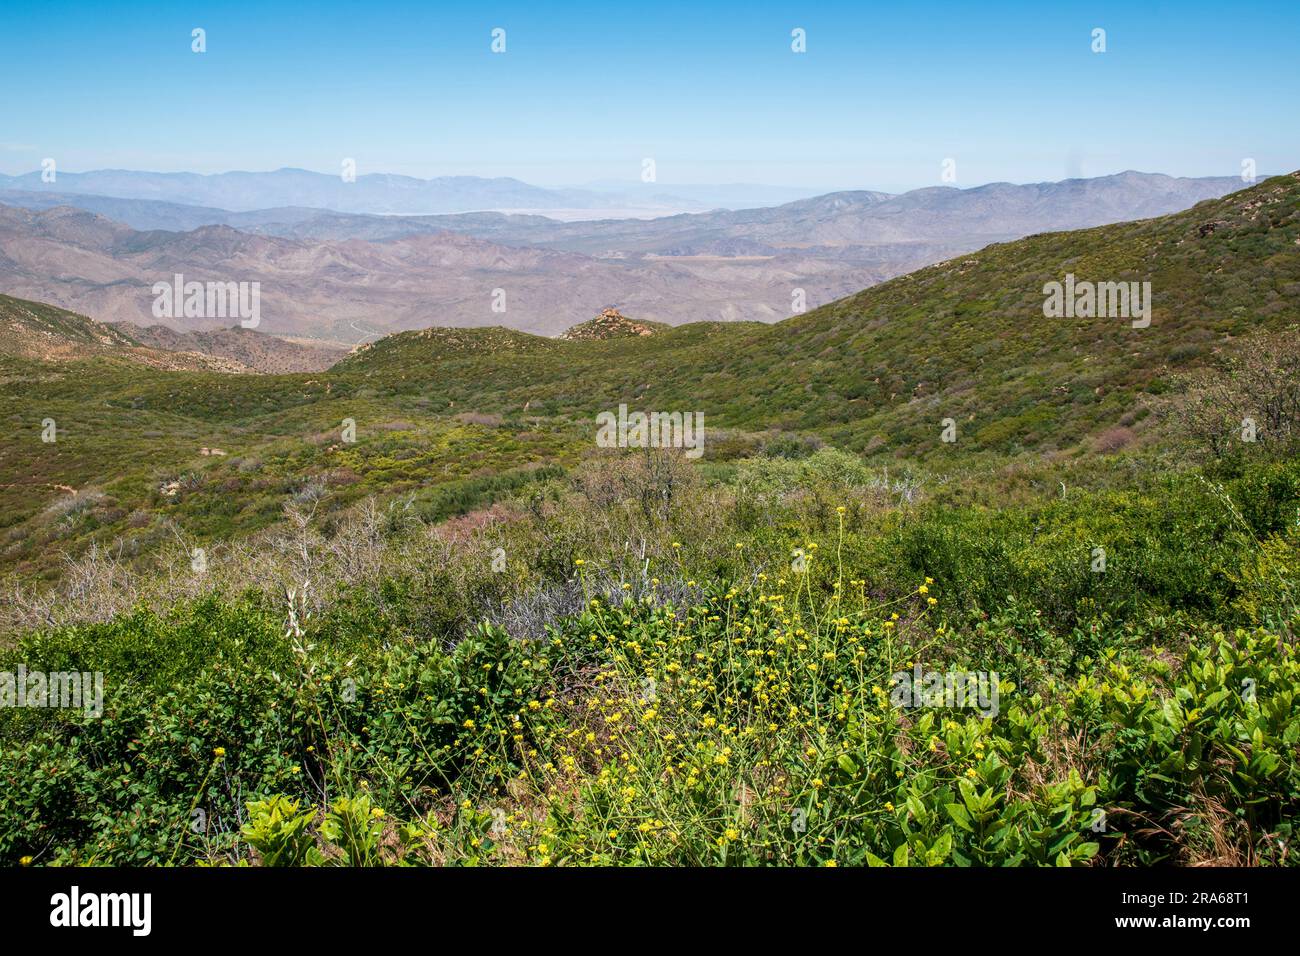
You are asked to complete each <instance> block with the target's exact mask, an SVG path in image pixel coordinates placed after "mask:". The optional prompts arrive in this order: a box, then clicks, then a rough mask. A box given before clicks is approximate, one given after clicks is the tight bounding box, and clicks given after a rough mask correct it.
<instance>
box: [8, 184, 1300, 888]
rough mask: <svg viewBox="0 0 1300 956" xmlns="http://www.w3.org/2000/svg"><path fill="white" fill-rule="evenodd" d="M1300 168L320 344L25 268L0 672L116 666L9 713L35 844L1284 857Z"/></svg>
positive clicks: (530, 860)
mask: <svg viewBox="0 0 1300 956" xmlns="http://www.w3.org/2000/svg"><path fill="white" fill-rule="evenodd" d="M1298 200H1300V174H1295V175H1291V176H1287V177H1281V178H1277V179H1273V180H1269V181H1267V182H1264V183H1261V184H1259V185H1258V186H1255V187H1253V188H1251V189H1248V190H1244V191H1242V192H1241V193H1238V194H1235V195H1233V196H1229V197H1226V198H1225V199H1222V200H1217V201H1213V202H1207V203H1202V204H1201V205H1199V206H1197V207H1196V208H1194V209H1192V210H1189V211H1187V212H1185V213H1181V214H1178V215H1174V216H1168V217H1164V218H1160V219H1153V220H1149V221H1145V222H1138V223H1129V224H1123V225H1116V226H1108V227H1104V228H1100V229H1091V230H1085V231H1082V232H1072V233H1059V234H1052V235H1042V236H1033V237H1030V238H1028V239H1024V240H1022V241H1019V242H1014V243H1007V244H1004V245H998V246H993V247H990V248H988V249H985V250H982V251H981V252H979V253H976V254H973V255H970V256H964V257H961V258H960V259H957V260H953V261H951V262H947V263H943V264H940V265H937V266H934V267H932V268H929V269H925V270H922V271H921V272H918V273H915V274H913V275H910V276H906V277H904V278H901V279H897V280H895V281H892V282H889V283H886V284H884V285H881V286H877V287H874V288H872V289H868V290H866V291H864V292H862V293H860V294H858V295H855V296H852V297H850V298H847V299H844V300H841V301H839V302H836V303H832V304H830V305H828V306H825V307H823V308H820V309H817V310H815V311H813V312H810V313H808V314H807V315H803V316H799V317H797V318H794V319H791V320H788V321H786V322H782V323H779V324H777V325H774V326H762V325H727V324H718V323H700V324H693V325H687V326H682V327H678V328H673V329H665V330H658V331H656V332H655V333H654V334H653V335H649V336H642V335H639V334H638V335H620V336H616V337H611V338H601V337H596V338H589V337H588V338H579V339H577V340H557V339H543V338H538V337H536V336H530V335H525V334H523V333H519V332H513V331H509V330H506V329H501V328H489V329H429V330H424V331H420V332H410V333H404V334H401V335H396V336H391V337H389V338H386V339H383V340H380V341H378V342H376V343H374V344H372V345H370V346H368V347H366V348H363V349H360V350H358V351H356V352H355V353H354V354H352V355H351V356H349V357H348V358H347V359H345V360H344V361H343V362H341V363H339V364H338V365H337V366H336V367H334V368H333V369H331V370H329V371H328V372H324V373H316V374H300V375H224V374H218V373H214V372H206V371H183V370H170V369H166V368H161V369H160V368H155V367H151V366H149V365H147V364H142V359H141V354H140V352H139V351H137V350H132V349H130V348H129V347H127V346H128V345H129V343H126V344H124V347H123V348H122V349H121V350H118V349H117V348H116V347H115V346H114V344H113V343H100V344H101V345H103V346H104V348H105V349H109V348H110V346H113V347H112V348H111V349H110V352H109V353H101V352H100V351H99V346H98V345H96V346H95V352H94V354H93V355H91V354H89V353H84V352H82V353H72V354H69V353H67V352H66V351H65V350H67V349H73V348H84V347H90V345H91V344H93V343H88V342H86V341H84V335H85V334H86V332H85V328H84V327H83V326H82V325H80V324H78V321H76V320H75V317H73V318H69V317H67V315H66V314H64V313H61V312H59V310H51V309H48V308H47V307H43V306H39V305H36V304H32V303H23V302H19V301H16V300H3V301H0V307H2V308H3V309H6V310H8V312H7V314H11V315H18V316H26V317H27V318H25V319H24V320H23V321H28V322H33V323H40V325H39V327H40V328H41V329H42V330H43V331H42V338H43V339H45V340H46V341H47V343H55V344H54V345H53V346H51V349H50V351H49V354H48V355H47V354H44V353H41V352H39V351H38V352H37V353H35V354H34V353H33V352H32V351H31V350H30V349H27V348H19V347H17V345H15V344H13V342H14V340H13V339H12V338H11V339H10V340H9V343H10V344H8V345H6V346H5V349H4V351H3V353H0V399H2V400H3V411H2V412H0V416H3V418H4V421H5V424H6V440H5V441H4V443H3V444H0V570H3V572H5V577H4V580H3V585H4V589H5V593H6V597H7V598H9V600H8V601H7V602H6V604H5V606H4V611H3V613H4V617H3V619H0V626H2V627H3V634H4V637H3V640H2V641H0V672H5V671H9V672H12V671H14V670H15V669H16V668H17V667H18V666H19V665H22V666H23V667H26V668H28V669H29V670H33V671H48V672H51V673H61V672H74V671H75V672H92V673H93V672H99V673H101V674H102V675H103V676H104V683H105V692H104V697H103V700H102V705H103V710H102V713H96V712H94V708H93V707H85V706H83V707H80V708H66V707H65V708H46V707H41V706H29V707H22V708H19V707H6V708H0V745H3V746H0V865H4V864H13V863H20V864H23V865H29V864H93V865H98V864H168V863H181V864H187V865H198V864H205V865H213V864H236V865H242V864H254V865H257V864H261V865H345V864H346V865H364V866H370V865H385V864H400V865H413V864H414V865H483V864H494V865H518V864H529V865H540V866H552V865H646V864H671V865H755V866H769V865H801V866H802V865H808V866H811V865H818V866H825V865H835V866H841V865H849V866H852V865H861V866H913V865H925V866H938V865H958V866H1007V865H1016V866H1019V865H1035V866H1038V865H1041V866H1092V865H1105V866H1132V865H1138V866H1153V865H1158V864H1180V865H1192V866H1202V865H1252V866H1293V865H1295V864H1296V862H1297V860H1300V856H1297V854H1295V853H1294V852H1293V850H1292V849H1291V844H1292V841H1293V840H1294V838H1295V829H1294V826H1295V818H1296V814H1297V811H1300V706H1297V704H1298V702H1300V657H1297V654H1296V649H1295V635H1296V634H1297V633H1300V577H1297V569H1300V520H1297V516H1300V457H1297V451H1300V344H1298V343H1297V340H1296V337H1295V336H1294V334H1293V329H1294V326H1295V324H1296V323H1297V321H1300V217H1298V216H1297V209H1298ZM1067 273H1068V274H1073V275H1075V276H1076V277H1078V278H1079V279H1080V280H1087V281H1096V282H1106V281H1115V282H1118V281H1126V280H1132V281H1137V282H1147V281H1149V282H1150V283H1151V286H1152V290H1153V303H1154V311H1153V314H1152V316H1151V322H1150V325H1149V326H1148V327H1145V328H1134V327H1133V326H1132V325H1131V323H1130V321H1129V320H1128V319H1123V318H1105V319H1102V318H1087V319H1050V318H1045V317H1044V309H1043V302H1044V295H1043V288H1044V285H1045V284H1046V283H1049V282H1052V281H1059V280H1061V279H1062V278H1063V277H1064V276H1065V275H1066V274H1067ZM81 321H84V320H81ZM46 332H48V334H45V333H46ZM91 334H92V337H94V336H93V333H91ZM79 336H81V337H82V338H81V340H79V339H78V337H79ZM79 342H80V344H78V343H79ZM51 358H53V359H55V360H53V361H51V360H50V359H51ZM620 404H628V405H629V406H631V407H632V408H634V409H640V410H645V411H702V412H703V413H704V415H705V421H706V429H707V430H708V437H707V440H706V443H705V454H704V456H703V458H702V459H700V460H699V461H692V460H690V459H688V458H686V457H685V456H683V455H681V454H677V453H674V452H671V451H655V450H643V449H619V448H614V449H606V448H598V447H596V441H595V422H594V419H593V416H594V415H595V414H597V413H599V412H601V411H608V410H612V409H614V408H616V407H617V406H618V405H620ZM1245 418H1251V420H1252V421H1253V420H1254V419H1255V418H1258V435H1256V434H1255V432H1254V431H1250V430H1248V429H1246V428H1245V427H1244V419H1245ZM945 419H952V420H953V424H954V426H955V429H956V431H955V438H956V440H955V441H953V442H944V441H941V438H940V429H941V423H942V422H943V421H944V420H945ZM50 420H53V422H54V423H55V425H56V427H55V432H54V437H56V438H57V440H55V441H49V440H45V439H47V438H48V437H50V435H51V432H50V426H49V424H48V423H49V422H50ZM1252 428H1253V425H1252ZM1247 432H1249V437H1245V436H1246V435H1247ZM909 674H916V675H918V677H917V678H916V681H917V682H916V683H915V684H912V683H911V682H912V681H913V679H914V678H912V677H907V676H906V675H909ZM968 677H969V678H970V680H971V681H974V686H975V688H976V693H975V695H974V697H973V698H970V699H966V698H964V697H963V698H960V699H959V698H958V697H957V696H956V690H955V689H954V690H953V693H952V695H951V699H949V698H948V697H945V696H943V695H942V694H941V695H940V696H939V697H938V698H937V699H936V698H935V697H934V696H933V695H932V694H930V692H929V691H926V692H925V693H924V694H923V693H922V691H921V690H918V688H920V687H921V686H922V684H925V685H926V686H930V685H929V683H928V682H930V681H931V679H932V678H934V679H937V680H938V682H939V683H938V685H936V686H940V687H941V688H942V687H943V686H944V684H945V682H948V683H951V682H952V681H954V680H956V681H959V682H965V681H966V680H967V678H968ZM962 686H966V687H969V686H971V685H968V684H965V683H962ZM900 688H903V689H904V690H906V691H907V694H904V695H903V696H902V697H901V698H900V697H899V695H898V691H899V689H900ZM913 692H915V693H914V694H913ZM945 693H946V691H945ZM909 694H910V695H912V696H910V697H909V696H908V695H909ZM322 794H328V796H327V797H326V798H325V801H324V802H322ZM196 811H201V813H200V814H199V815H198V816H197V817H196ZM196 819H201V820H202V821H203V825H202V826H195V820H196Z"/></svg>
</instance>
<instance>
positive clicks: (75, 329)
mask: <svg viewBox="0 0 1300 956" xmlns="http://www.w3.org/2000/svg"><path fill="white" fill-rule="evenodd" d="M0 355H12V356H16V357H18V358H25V359H35V360H37V361H41V362H78V361H85V360H87V359H92V358H105V357H111V358H121V359H127V360H129V361H132V362H139V363H140V364H142V365H147V366H149V367H150V368H158V369H169V370H174V371H215V372H247V371H249V369H248V368H247V367H246V366H245V365H243V364H241V363H239V362H236V361H232V360H230V359H227V358H222V357H218V356H207V355H199V354H196V353H191V352H170V351H166V350H163V349H159V348H151V347H149V346H148V345H145V344H144V343H142V342H140V341H139V340H138V339H136V338H135V337H134V336H133V335H131V334H129V333H128V332H126V331H124V330H122V329H119V328H117V327H116V326H113V325H108V324H106V323H103V322H96V321H95V320H94V319H90V318H87V317H86V316H84V315H78V314H76V313H75V312H68V311H66V310H64V309H60V308H56V307H55V306H52V305H45V304H44V303H41V302H28V301H26V300H24V299H15V298H13V297H12V296H7V295H0Z"/></svg>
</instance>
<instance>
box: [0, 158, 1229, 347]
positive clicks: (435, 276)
mask: <svg viewBox="0 0 1300 956" xmlns="http://www.w3.org/2000/svg"><path fill="white" fill-rule="evenodd" d="M290 172H292V171H290ZM85 175H86V176H88V177H89V176H99V175H104V176H107V175H109V174H85ZM124 175H128V176H134V175H141V176H148V175H153V174H124ZM177 175H179V174H177ZM228 175H230V176H235V175H237V174H228ZM257 175H262V174H257ZM266 175H271V174H266ZM308 175H309V176H311V177H319V174H308ZM19 178H22V177H19ZM68 178H69V174H63V175H61V176H60V177H59V184H60V186H66V185H67V180H68ZM182 178H184V177H182ZM217 178H219V177H191V178H190V179H187V180H186V181H187V182H188V181H191V180H198V181H203V182H208V181H211V180H213V179H217ZM381 178H384V179H386V180H391V179H401V178H402V177H381ZM289 181H290V182H294V181H297V180H296V179H295V178H294V177H290V179H289ZM75 182H77V183H80V184H83V185H89V184H91V183H93V182H98V183H99V185H103V184H104V181H102V180H76V181H75ZM230 182H233V181H230ZM412 182H416V183H419V182H425V181H420V180H413V181H412ZM430 182H438V181H430ZM478 182H497V181H487V180H482V181H478ZM11 183H12V180H11ZM339 185H343V184H339ZM351 185H355V184H351ZM519 185H521V186H524V185H525V184H519ZM1242 186H1243V184H1242V183H1241V181H1240V180H1239V179H1237V178H1234V177H1219V178H1211V179H1179V178H1173V177H1169V176H1162V175H1156V174H1146V173H1134V172H1129V173H1121V174H1118V175H1115V176H1106V177H1101V178H1098V179H1086V180H1067V181H1065V182H1060V183H1039V184H1032V185H1022V186H1017V185H1011V184H1007V183H996V184H992V185H988V186H981V187H977V188H973V189H954V188H930V189H921V190H915V191H913V192H909V193H904V194H902V195H899V196H895V195H891V194H888V193H880V192H869V191H856V192H840V193H831V194H828V195H825V196H818V197H813V198H808V199H800V200H796V201H794V202H790V203H785V204H783V205H780V206H774V207H766V208H756V209H744V210H715V211H711V212H706V213H697V214H683V215H675V216H668V217H662V218H658V219H650V220H645V219H634V218H624V219H612V220H601V221H588V222H561V221H557V220H554V219H550V218H547V217H544V216H536V215H506V214H502V213H498V212H476V213H462V214H455V215H443V216H380V215H372V214H359V213H347V212H337V211H330V210H322V209H315V208H308V207H305V206H301V205H292V206H290V205H284V204H283V201H284V200H286V199H288V200H290V201H293V200H296V199H299V198H301V197H300V196H298V195H297V194H295V193H293V192H292V190H289V191H287V192H284V193H280V194H277V198H278V199H280V200H281V204H280V205H277V206H274V207H269V208H266V209H245V210H242V211H239V210H235V211H232V210H229V209H224V208H219V207H216V206H198V205H188V204H184V203H176V202H173V201H170V200H163V199H124V198H119V197H113V196H103V195H96V194H80V193H72V192H60V193H49V192H42V191H39V190H32V189H10V190H7V191H3V192H0V203H8V204H10V205H0V291H5V292H9V293H12V294H15V295H19V296H23V297H25V298H32V299H38V300H41V301H48V302H52V303H56V304H58V305H60V306H62V307H64V308H68V309H72V310H74V311H77V312H83V313H85V314H87V315H91V316H93V317H95V318H97V319H101V320H105V321H128V322H134V323H137V324H141V325H153V324H157V323H158V322H159V318H157V317H156V316H155V315H154V314H153V312H152V308H151V307H152V304H153V296H152V294H151V291H150V290H151V288H152V286H153V284H154V283H155V282H159V281H170V280H171V278H172V277H173V276H174V275H175V274H178V273H179V274H183V275H184V276H185V277H186V278H187V279H189V280H198V281H220V282H229V281H237V282H245V281H247V282H258V283H260V284H261V295H262V302H263V306H262V314H263V316H264V317H265V322H264V324H262V325H261V326H260V327H259V330H260V331H263V332H271V333H273V334H277V335H288V336H300V337H310V338H314V339H319V340H323V341H325V342H328V343H333V344H336V345H342V346H352V345H356V344H358V343H360V342H364V341H370V340H373V339H374V338H377V337H378V336H380V335H383V334H386V333H388V332H392V331H397V330H401V329H411V328H421V327H426V326H430V325H444V326H457V325H458V326H481V325H496V324H501V325H506V326H509V327H512V328H517V329H521V330H525V331H530V332H535V333H541V334H547V335H554V334H557V333H559V332H560V331H562V330H564V329H566V328H568V327H570V326H572V325H574V324H576V323H578V322H581V321H584V320H586V319H588V318H590V316H591V315H593V314H595V313H596V312H599V311H600V310H601V309H603V308H606V307H610V306H617V307H618V308H620V309H622V310H623V311H624V312H625V313H627V314H628V315H633V316H635V317H637V318H638V319H642V320H647V321H659V322H666V323H669V324H680V323H682V322H688V321H695V320H723V321H733V320H743V319H752V320H759V321H768V322H770V321H775V320H778V319H781V318H784V317H786V316H789V315H791V314H792V313H794V312H797V311H798V307H797V303H798V302H799V301H800V300H802V302H803V304H804V305H805V306H806V307H807V308H814V307H816V306H818V305H821V304H823V303H826V302H829V301H832V300H834V299H837V298H839V297H841V296H844V295H847V294H848V293H850V292H853V291H856V290H858V289H862V288H865V287H867V286H870V285H873V284H875V283H877V282H880V281H882V280H885V279H888V278H891V277H893V276H897V275H901V274H903V273H906V272H910V271H912V270H915V269H917V268H920V267H922V266H925V265H929V264H931V263H935V262H939V261H942V260H945V259H948V258H951V257H953V256H956V255H960V254H962V253H966V252H970V251H973V250H975V249H979V248H982V247H984V246H987V245H989V244H990V243H994V242H1001V241H1006V240H1010V239H1014V238H1018V237H1021V236H1025V235H1031V234H1034V233H1039V232H1045V231H1053V230H1061V229H1070V228H1080V227H1086V226H1095V225H1103V224H1107V223H1112V222H1118V221H1123V220H1130V219H1139V218H1146V217H1150V216H1155V215H1161V214H1165V213H1170V212H1176V211H1178V210H1181V209H1185V208H1187V207H1189V206H1191V205H1193V204H1195V203H1196V202H1199V201H1202V200H1205V199H1211V198H1215V197H1218V196H1222V195H1224V194H1225V193H1228V192H1232V191H1234V190H1236V189H1239V188H1241V187H1242ZM526 188H529V189H531V188H533V187H526ZM249 195H251V193H250V194H249ZM246 198H247V197H246ZM71 207H76V208H71ZM124 223H125V224H124ZM498 290H501V291H500V292H498ZM501 308H504V311H500V309H501ZM162 321H164V323H165V324H168V325H171V326H173V327H175V328H177V329H178V330H196V329H204V330H214V329H220V328H228V327H229V325H230V324H231V323H230V322H229V320H227V319H225V318H212V319H163V320H162Z"/></svg>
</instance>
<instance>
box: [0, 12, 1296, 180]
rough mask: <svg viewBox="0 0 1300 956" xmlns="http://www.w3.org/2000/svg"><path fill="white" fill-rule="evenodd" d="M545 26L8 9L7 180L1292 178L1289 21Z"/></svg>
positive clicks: (455, 16) (733, 20)
mask: <svg viewBox="0 0 1300 956" xmlns="http://www.w3.org/2000/svg"><path fill="white" fill-rule="evenodd" d="M466 6H472V7H473V8H474V9H465V7H466ZM548 7H551V5H550V4H542V3H537V2H533V3H496V4H493V3H474V4H472V5H462V4H457V5H455V6H454V7H452V6H449V5H448V6H447V8H445V9H444V5H443V4H441V3H438V2H430V0H425V2H421V3H405V2H383V3H368V4H359V3H336V2H329V0H321V2H316V3H312V4H302V5H291V4H275V3H261V4H259V3H220V4H218V3H206V4H193V5H191V4H184V3H159V4H147V3H133V4H119V3H114V2H112V0H100V2H96V3H77V2H73V3H62V4H58V5H50V4H47V3H35V2H32V0H8V2H7V4H6V9H5V13H4V14H3V21H4V22H3V25H2V26H0V172H5V173H10V174H13V173H21V172H29V171H31V170H33V169H36V168H38V167H39V164H40V161H41V159H42V158H44V157H47V156H49V157H54V158H55V159H56V160H57V161H58V166H59V169H60V170H61V171H67V172H79V171H84V170H87V169H97V168H109V167H112V168H126V169H151V170H191V171H195V172H221V171H225V170H231V169H274V168H278V167H281V166H298V167H304V168H308V169H316V170H320V171H323V172H330V173H334V172H337V171H338V170H339V164H340V162H341V160H342V159H343V158H344V157H354V158H355V159H356V160H357V163H358V172H359V173H362V174H364V173H368V172H394V173H404V174H407V175H413V176H421V177H428V176H438V175H481V176H516V177H518V178H520V179H523V180H526V181H529V182H534V183H538V184H541V185H560V184H580V183H584V182H588V181H592V180H607V179H615V180H629V181H634V180H636V179H637V178H638V176H639V174H640V170H641V162H642V159H643V158H645V157H651V158H653V159H654V160H655V162H656V166H657V173H658V181H659V182H660V183H665V184H667V183H724V182H753V183H760V182H761V183H773V184H785V185H797V186H816V187H827V188H833V187H872V188H885V189H897V188H910V187H915V186H925V185H934V184H937V183H938V182H939V177H940V169H941V163H942V161H943V160H944V159H945V158H948V157H951V158H953V159H955V160H956V171H957V185H959V186H963V185H976V184H978V183H983V182H989V181H995V180H1009V181H1012V182H1027V181H1036V180H1051V179H1062V178H1065V177H1067V176H1073V175H1083V176H1094V175H1103V174H1106V173H1110V172H1116V171H1119V170H1123V169H1140V170H1146V171H1154V172H1168V173H1173V174H1178V175H1197V176H1200V175H1235V174H1237V173H1238V172H1239V171H1240V165H1241V160H1242V159H1243V158H1244V157H1252V158H1254V159H1255V160H1256V161H1257V163H1258V167H1259V171H1260V172H1261V174H1262V173H1273V172H1282V171H1289V170H1291V169H1294V168H1297V167H1300V122H1297V119H1298V118H1300V109H1297V106H1300V103H1298V102H1297V101H1298V100H1300V2H1296V0H1289V2H1286V3H1280V2H1279V3H1269V2H1264V3H1258V2H1257V3H1251V4H1242V5H1234V4H1225V3H1213V4H1211V3H1202V2H1186V3H1176V4H1175V3H1143V4H1138V3H1135V2H1132V0H1130V2H1127V3H1113V4H1112V3H1095V2H1094V3H1070V2H1065V3H1058V2H1046V0H1045V2H1042V3H1040V4H1027V3H996V2H992V3H964V4H958V3H952V4H948V3H942V2H917V3H888V4H886V3H876V2H866V0H860V2H857V3H843V4H841V3H821V4H803V3H768V2H762V0H758V2H750V3H743V4H741V3H735V4H732V3H717V2H703V3H672V2H661V0H656V2H654V3H645V4H639V3H628V4H609V3H590V4H588V3H573V4H563V5H562V7H561V8H556V9H548ZM194 27H202V28H204V29H205V30H206V31H207V44H208V51H207V52H206V53H204V54H195V53H192V52H191V50H190V42H191V41H190V31H191V29H192V28H194ZM495 27H501V28H504V29H505V30H506V52H505V53H504V54H493V53H492V52H491V50H490V43H491V31H492V29H493V28H495ZM795 27H801V28H803V29H805V30H806V31H807V52H806V53H803V54H795V53H793V52H792V51H791V49H790V43H791V39H790V32H791V30H792V29H793V28H795ZM1096 27H1101V28H1103V29H1105V30H1106V41H1107V51H1106V52H1105V53H1102V54H1096V53H1093V52H1092V50H1091V43H1092V38H1091V33H1092V30H1093V29H1094V28H1096Z"/></svg>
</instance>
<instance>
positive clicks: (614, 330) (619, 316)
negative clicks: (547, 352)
mask: <svg viewBox="0 0 1300 956" xmlns="http://www.w3.org/2000/svg"><path fill="white" fill-rule="evenodd" d="M667 328H671V326H668V325H665V324H664V323H662V322H646V321H643V320H639V319H629V318H628V317H627V316H626V315H624V314H623V313H622V312H620V311H618V309H604V310H603V311H602V312H601V313H600V315H598V316H596V317H595V318H594V319H589V320H588V321H586V322H583V323H581V324H579V325H575V326H573V328H571V329H569V330H567V331H566V332H564V333H563V334H562V335H561V336H560V338H562V339H569V340H571V341H582V340H587V339H601V340H603V339H626V338H634V337H638V336H642V337H643V336H647V335H654V334H655V333H656V332H662V331H663V330H664V329H667Z"/></svg>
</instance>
